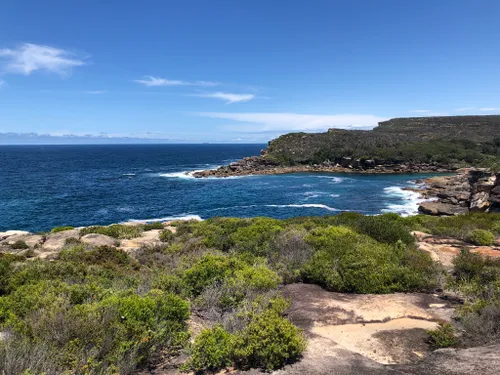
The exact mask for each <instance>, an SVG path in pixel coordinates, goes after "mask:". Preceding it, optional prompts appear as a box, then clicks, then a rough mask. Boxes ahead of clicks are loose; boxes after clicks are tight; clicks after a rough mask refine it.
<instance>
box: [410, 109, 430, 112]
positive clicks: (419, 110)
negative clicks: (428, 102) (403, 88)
mask: <svg viewBox="0 0 500 375" xmlns="http://www.w3.org/2000/svg"><path fill="white" fill-rule="evenodd" d="M408 112H411V113H429V112H432V111H431V110H430V109H412V110H409V111H408Z"/></svg>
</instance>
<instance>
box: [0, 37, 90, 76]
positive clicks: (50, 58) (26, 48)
mask: <svg viewBox="0 0 500 375" xmlns="http://www.w3.org/2000/svg"><path fill="white" fill-rule="evenodd" d="M2 60H4V61H3V62H2ZM84 64H85V61H83V60H82V59H80V58H77V57H76V56H74V55H73V54H72V53H70V52H68V51H65V50H63V49H59V48H54V47H49V46H43V45H38V44H31V43H24V44H22V45H20V46H19V47H17V48H16V49H9V48H4V49H0V66H1V67H2V69H3V70H4V71H5V72H7V73H13V74H23V75H30V74H31V73H33V72H35V71H37V70H42V71H46V72H49V73H57V74H60V75H66V74H68V73H69V72H70V71H71V68H73V67H75V66H81V65H84Z"/></svg>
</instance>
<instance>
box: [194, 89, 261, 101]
mask: <svg viewBox="0 0 500 375" xmlns="http://www.w3.org/2000/svg"><path fill="white" fill-rule="evenodd" d="M193 96H199V97H201V98H213V99H220V100H224V101H225V102H226V104H233V103H240V102H248V101H250V100H252V99H255V95H253V94H233V93H229V92H211V93H202V94H194V95H193Z"/></svg>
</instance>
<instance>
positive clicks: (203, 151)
mask: <svg viewBox="0 0 500 375" xmlns="http://www.w3.org/2000/svg"><path fill="white" fill-rule="evenodd" d="M264 147H265V146H264V145H100V146H88V145H85V146H0V231H2V230H8V229H21V230H29V231H43V230H48V229H50V228H52V227H55V226H59V225H73V226H82V225H92V224H110V223H117V222H125V221H130V220H155V219H162V220H168V219H175V218H189V217H201V218H203V219H205V218H209V217H213V216H235V217H252V216H271V217H275V218H286V217H291V216H309V215H331V214H336V213H338V212H341V211H358V212H362V213H365V214H379V213H382V212H398V213H402V214H412V213H415V212H416V208H417V203H418V201H419V199H418V196H417V194H415V193H412V192H409V191H405V190H402V188H404V187H408V186H412V181H413V180H415V179H418V178H423V177H425V175H357V174H328V173H321V174H315V173H297V174H286V175H275V176H246V177H237V178H227V179H216V178H210V179H195V178H192V177H190V176H186V175H185V174H184V172H186V171H192V170H200V169H208V168H215V167H216V166H217V165H222V164H227V163H229V162H231V161H234V160H237V159H240V158H242V157H244V156H251V155H258V154H259V152H260V150H261V149H262V148H264Z"/></svg>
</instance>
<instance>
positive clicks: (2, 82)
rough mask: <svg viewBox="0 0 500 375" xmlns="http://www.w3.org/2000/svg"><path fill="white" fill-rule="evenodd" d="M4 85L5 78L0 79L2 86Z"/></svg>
mask: <svg viewBox="0 0 500 375" xmlns="http://www.w3.org/2000/svg"><path fill="white" fill-rule="evenodd" d="M3 85H5V81H4V80H3V79H0V87H2V86H3Z"/></svg>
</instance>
